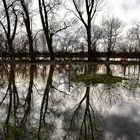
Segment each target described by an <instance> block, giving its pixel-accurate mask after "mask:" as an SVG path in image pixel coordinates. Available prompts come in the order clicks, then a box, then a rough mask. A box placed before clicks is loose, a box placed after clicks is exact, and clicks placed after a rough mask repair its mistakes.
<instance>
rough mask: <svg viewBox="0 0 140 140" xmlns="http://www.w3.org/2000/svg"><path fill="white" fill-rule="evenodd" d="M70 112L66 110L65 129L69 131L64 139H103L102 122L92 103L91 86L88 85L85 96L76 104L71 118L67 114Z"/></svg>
mask: <svg viewBox="0 0 140 140" xmlns="http://www.w3.org/2000/svg"><path fill="white" fill-rule="evenodd" d="M69 113H70V112H66V113H65V115H64V129H66V131H67V133H66V135H65V137H64V139H80V140H99V139H100V140H101V139H103V132H102V129H101V127H100V125H101V122H100V121H99V120H98V119H97V116H96V112H95V111H94V109H93V107H92V104H91V97H90V87H89V86H87V87H86V91H85V95H84V97H83V98H82V99H81V100H80V102H79V103H78V104H77V105H76V106H75V108H74V112H73V115H72V116H71V119H70V120H69V117H68V116H67V114H69ZM98 117H99V116H98ZM65 121H66V124H65Z"/></svg>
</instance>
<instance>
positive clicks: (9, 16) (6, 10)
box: [0, 0, 18, 58]
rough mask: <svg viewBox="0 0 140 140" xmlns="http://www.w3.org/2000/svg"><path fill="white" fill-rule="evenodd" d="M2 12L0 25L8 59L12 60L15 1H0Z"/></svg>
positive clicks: (16, 16) (15, 22) (15, 20)
mask: <svg viewBox="0 0 140 140" xmlns="http://www.w3.org/2000/svg"><path fill="white" fill-rule="evenodd" d="M1 4H2V7H3V9H2V10H3V11H1V12H2V13H3V14H4V16H2V17H1V18H0V25H1V26H2V29H3V31H4V34H5V38H6V42H7V45H8V49H9V50H8V52H9V53H10V57H11V58H12V54H13V53H14V48H13V40H14V38H15V35H16V30H17V22H18V15H17V11H16V9H15V5H16V1H13V0H10V1H8V0H2V3H1Z"/></svg>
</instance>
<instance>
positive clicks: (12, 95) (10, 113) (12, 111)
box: [0, 64, 20, 138]
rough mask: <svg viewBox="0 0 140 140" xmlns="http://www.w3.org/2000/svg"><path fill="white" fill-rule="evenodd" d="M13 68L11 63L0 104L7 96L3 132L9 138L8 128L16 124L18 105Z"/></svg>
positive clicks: (13, 65)
mask: <svg viewBox="0 0 140 140" xmlns="http://www.w3.org/2000/svg"><path fill="white" fill-rule="evenodd" d="M14 70H15V64H11V65H10V72H9V80H8V87H7V90H6V93H5V96H4V97H3V99H2V101H1V104H0V105H2V104H3V103H4V101H5V99H7V98H8V107H7V115H6V120H5V124H4V132H5V136H6V137H7V138H9V136H10V135H11V133H10V129H11V128H12V127H13V128H14V127H16V126H17V125H18V117H17V110H18V108H19V106H20V102H19V95H18V91H17V87H16V84H15V72H14ZM11 122H12V123H11ZM15 137H17V135H15Z"/></svg>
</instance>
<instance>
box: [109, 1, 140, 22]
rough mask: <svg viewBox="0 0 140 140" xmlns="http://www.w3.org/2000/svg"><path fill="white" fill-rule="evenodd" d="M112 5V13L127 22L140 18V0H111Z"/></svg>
mask: <svg viewBox="0 0 140 140" xmlns="http://www.w3.org/2000/svg"><path fill="white" fill-rule="evenodd" d="M109 2H110V6H111V7H112V9H113V11H112V15H114V16H116V17H118V18H120V19H121V20H123V21H124V22H125V23H128V22H129V23H131V22H133V21H135V20H139V13H140V0H127V2H126V1H124V0H117V1H116V0H109Z"/></svg>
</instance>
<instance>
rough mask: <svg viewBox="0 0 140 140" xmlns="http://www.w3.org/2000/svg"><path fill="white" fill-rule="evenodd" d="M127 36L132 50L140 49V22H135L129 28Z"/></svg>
mask: <svg viewBox="0 0 140 140" xmlns="http://www.w3.org/2000/svg"><path fill="white" fill-rule="evenodd" d="M127 38H128V40H129V41H130V44H131V48H132V49H131V50H133V51H136V52H137V51H138V52H139V51H140V23H135V24H134V26H133V27H132V28H131V29H129V30H128V33H127Z"/></svg>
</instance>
